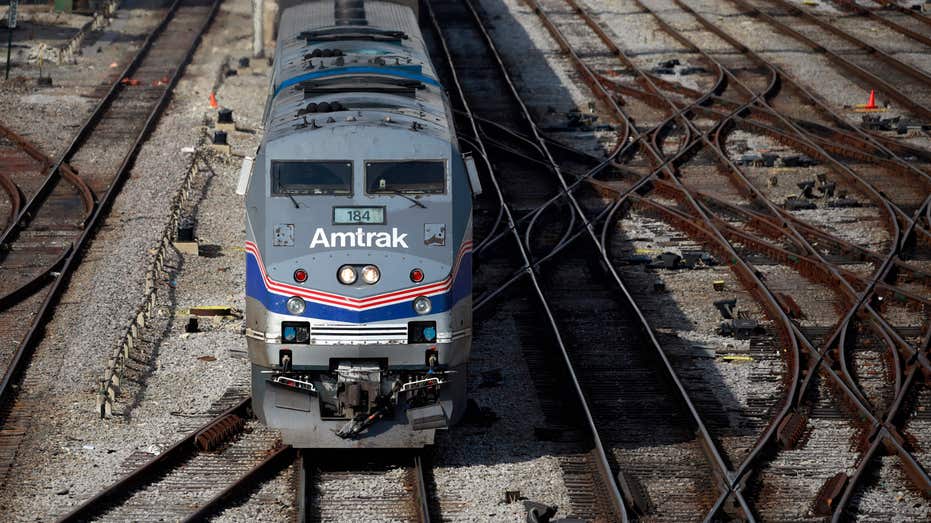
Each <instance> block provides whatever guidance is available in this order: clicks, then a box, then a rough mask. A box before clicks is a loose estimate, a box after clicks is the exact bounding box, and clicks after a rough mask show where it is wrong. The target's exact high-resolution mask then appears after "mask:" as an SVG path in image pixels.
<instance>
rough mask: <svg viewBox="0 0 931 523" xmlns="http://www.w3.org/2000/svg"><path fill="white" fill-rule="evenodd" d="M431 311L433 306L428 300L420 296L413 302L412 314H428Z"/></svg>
mask: <svg viewBox="0 0 931 523" xmlns="http://www.w3.org/2000/svg"><path fill="white" fill-rule="evenodd" d="M431 309H433V304H432V303H430V298H427V297H426V296H420V297H418V298H417V299H416V300H414V312H416V313H417V314H429V313H430V310H431Z"/></svg>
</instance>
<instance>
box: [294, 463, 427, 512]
mask: <svg viewBox="0 0 931 523" xmlns="http://www.w3.org/2000/svg"><path fill="white" fill-rule="evenodd" d="M422 453H423V451H420V450H411V451H398V450H378V451H367V450H364V449H353V450H347V451H336V452H327V451H322V450H303V451H301V452H300V453H299V455H298V458H297V462H296V468H297V474H298V479H297V484H298V487H297V488H296V489H295V494H296V496H297V499H296V506H297V507H298V518H297V520H298V521H352V520H356V521H362V520H367V521H399V522H400V521H417V522H421V523H427V522H429V521H430V513H431V509H430V503H429V496H428V493H427V487H426V485H427V481H426V480H425V474H429V473H428V472H427V470H428V469H429V467H428V466H427V465H426V460H425V458H424V457H423V456H422Z"/></svg>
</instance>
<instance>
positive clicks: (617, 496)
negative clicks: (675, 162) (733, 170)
mask: <svg viewBox="0 0 931 523" xmlns="http://www.w3.org/2000/svg"><path fill="white" fill-rule="evenodd" d="M424 5H425V7H426V8H427V13H428V15H429V17H430V21H431V23H432V24H433V27H434V30H435V31H436V34H437V35H438V39H439V41H440V44H441V45H442V48H443V52H444V54H445V56H446V60H447V62H448V63H449V64H450V74H451V75H452V79H453V85H454V86H455V89H456V92H457V94H458V97H459V99H460V101H461V102H462V104H463V107H464V108H465V111H466V113H467V114H468V115H469V120H470V122H471V124H472V130H473V133H474V135H475V139H476V141H477V144H478V145H479V146H480V152H481V157H482V158H483V159H484V160H485V163H486V169H487V171H488V175H489V177H490V178H491V181H492V185H493V186H494V188H495V193H496V195H497V196H498V200H499V202H500V205H501V206H502V207H503V208H504V210H505V215H506V217H507V222H508V228H509V231H510V232H511V234H512V235H513V237H514V241H515V242H516V244H517V248H518V252H519V253H520V256H521V258H522V259H523V262H524V265H525V266H527V267H530V265H531V257H530V254H529V253H528V252H527V249H526V248H525V246H524V242H523V241H522V240H521V238H520V234H519V233H518V229H517V225H516V224H515V220H514V216H513V214H512V213H511V210H510V208H509V207H508V204H507V201H506V200H505V198H504V192H503V191H502V190H501V185H500V183H499V182H498V179H497V176H496V175H495V170H494V168H493V167H492V165H491V163H490V161H489V156H488V153H487V150H486V149H485V147H484V144H483V143H482V139H481V133H480V132H479V130H478V126H477V124H476V123H475V120H474V119H473V118H472V109H471V108H470V105H469V103H468V98H467V97H466V96H465V92H464V91H463V88H462V84H461V82H460V80H459V76H458V74H457V73H456V69H455V65H454V63H455V62H454V60H453V58H452V54H451V53H450V51H449V47H448V45H447V41H446V37H445V35H444V33H443V30H442V28H441V27H440V24H439V21H438V20H437V17H436V13H435V12H434V10H433V5H432V0H429V1H427V2H424ZM464 5H465V6H466V7H467V8H468V9H469V11H470V13H471V15H472V18H473V20H474V22H475V24H476V27H477V29H478V30H479V31H480V32H481V33H482V35H483V38H484V41H485V43H486V45H487V46H488V47H489V49H490V51H491V52H492V54H493V56H494V57H495V58H496V59H497V60H498V65H499V68H500V69H501V70H502V71H504V70H505V69H504V64H503V63H502V62H501V57H500V55H499V54H498V52H497V50H496V49H495V47H494V42H493V41H492V40H491V37H490V35H489V34H488V33H487V31H486V29H485V27H484V26H483V25H482V23H481V19H480V18H479V16H478V13H477V12H476V11H475V8H474V7H473V6H472V4H471V2H469V1H468V0H467V1H466V2H464ZM506 81H507V82H508V83H509V84H510V78H507V79H506ZM625 142H626V139H625ZM525 271H526V274H527V276H528V277H529V278H530V282H531V285H532V286H533V288H534V292H535V294H536V295H537V299H538V300H539V303H540V306H541V307H542V308H543V311H544V313H545V315H546V321H547V323H548V324H549V326H550V329H551V330H552V332H553V336H554V338H555V341H556V343H557V345H558V346H559V349H560V353H561V354H560V355H561V357H562V360H563V362H564V363H565V365H566V370H567V372H568V374H569V377H570V380H571V381H572V389H573V391H574V393H575V396H576V399H577V401H578V402H579V404H580V405H581V407H582V411H583V413H584V415H585V421H586V423H587V425H588V427H589V432H590V437H591V439H592V443H593V444H594V447H595V448H594V451H593V453H592V454H593V458H594V461H595V465H596V467H597V469H598V472H599V473H600V475H601V482H602V484H603V485H604V487H605V489H606V490H607V492H608V496H609V498H610V499H609V502H610V504H611V506H612V507H613V508H614V510H615V512H616V514H617V515H618V516H619V517H620V519H621V521H623V522H624V523H626V522H627V521H628V516H627V507H626V504H625V502H624V499H623V497H622V496H621V492H620V489H619V488H618V486H617V483H616V482H615V480H614V474H613V472H612V470H611V465H610V462H609V460H608V457H607V453H606V451H605V447H604V444H603V443H602V441H601V437H600V435H599V433H598V429H597V426H596V424H595V420H594V417H593V416H592V412H591V409H590V408H589V406H588V402H587V401H586V399H585V394H584V392H583V391H582V387H581V384H580V383H579V379H578V376H577V375H576V372H575V369H574V368H573V365H572V363H571V359H570V357H569V352H568V349H567V348H566V345H565V342H564V340H563V336H562V334H561V333H560V329H559V327H558V325H557V324H556V319H555V317H554V315H553V312H552V309H551V307H550V305H549V302H548V300H547V298H546V296H545V294H544V292H543V287H542V285H541V284H540V281H539V279H538V278H537V275H536V273H535V271H534V270H533V269H525Z"/></svg>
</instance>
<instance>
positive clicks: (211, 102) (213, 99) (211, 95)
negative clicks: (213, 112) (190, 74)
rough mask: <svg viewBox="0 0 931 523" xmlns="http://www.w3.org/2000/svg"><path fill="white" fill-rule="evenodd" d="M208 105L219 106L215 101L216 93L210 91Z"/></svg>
mask: <svg viewBox="0 0 931 523" xmlns="http://www.w3.org/2000/svg"><path fill="white" fill-rule="evenodd" d="M210 107H213V108H214V109H216V108H217V107H220V105H219V104H218V103H217V95H216V94H214V93H210Z"/></svg>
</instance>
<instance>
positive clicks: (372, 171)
mask: <svg viewBox="0 0 931 523" xmlns="http://www.w3.org/2000/svg"><path fill="white" fill-rule="evenodd" d="M365 189H366V191H367V192H368V193H369V194H384V193H402V194H443V193H444V192H446V163H445V162H443V161H442V160H427V161H422V160H413V161H401V162H366V164H365Z"/></svg>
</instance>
